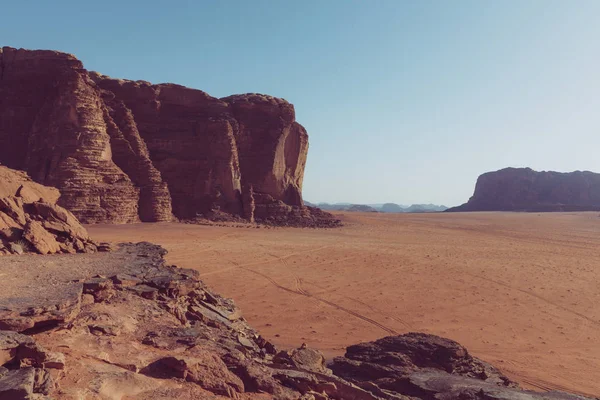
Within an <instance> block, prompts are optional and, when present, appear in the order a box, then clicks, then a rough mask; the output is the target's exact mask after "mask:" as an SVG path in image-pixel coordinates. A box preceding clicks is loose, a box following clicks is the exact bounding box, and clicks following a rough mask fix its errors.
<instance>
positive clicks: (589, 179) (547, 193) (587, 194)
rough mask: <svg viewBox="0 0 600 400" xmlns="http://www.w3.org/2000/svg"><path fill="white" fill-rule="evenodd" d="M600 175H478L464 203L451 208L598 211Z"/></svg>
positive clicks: (516, 171) (521, 171) (510, 171)
mask: <svg viewBox="0 0 600 400" xmlns="http://www.w3.org/2000/svg"><path fill="white" fill-rule="evenodd" d="M599 210H600V174H597V173H594V172H590V171H574V172H554V171H541V172H538V171H534V170H532V169H531V168H504V169H501V170H499V171H494V172H487V173H485V174H482V175H480V176H479V178H477V184H476V185H475V192H474V193H473V196H471V198H470V199H469V201H468V202H466V203H465V204H463V205H461V206H458V207H453V208H451V209H449V210H448V211H531V212H541V211H599Z"/></svg>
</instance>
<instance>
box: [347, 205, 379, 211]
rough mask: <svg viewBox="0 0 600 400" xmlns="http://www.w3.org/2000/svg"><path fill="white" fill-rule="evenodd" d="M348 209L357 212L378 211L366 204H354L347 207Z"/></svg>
mask: <svg viewBox="0 0 600 400" xmlns="http://www.w3.org/2000/svg"><path fill="white" fill-rule="evenodd" d="M346 211H356V212H378V211H377V210H376V209H375V208H373V207H369V206H367V205H366V204H353V205H351V206H350V207H348V208H347V209H346Z"/></svg>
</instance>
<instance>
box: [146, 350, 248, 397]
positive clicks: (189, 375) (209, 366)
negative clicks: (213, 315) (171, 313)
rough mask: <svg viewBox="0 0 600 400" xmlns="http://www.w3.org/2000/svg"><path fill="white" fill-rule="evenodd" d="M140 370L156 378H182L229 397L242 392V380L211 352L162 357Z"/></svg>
mask: <svg viewBox="0 0 600 400" xmlns="http://www.w3.org/2000/svg"><path fill="white" fill-rule="evenodd" d="M141 372H142V373H143V374H146V375H150V376H153V377H157V378H179V379H183V380H186V381H188V382H193V383H196V384H198V385H200V386H201V387H203V388H204V389H206V390H208V391H210V392H213V393H216V394H222V395H226V396H229V397H235V393H242V392H244V383H243V382H242V380H241V379H240V378H239V377H238V376H236V375H234V374H233V373H232V372H231V371H229V370H228V369H227V366H226V365H225V363H224V362H223V361H222V360H221V359H220V358H219V357H218V356H217V355H216V354H214V353H212V352H202V353H197V354H195V356H194V357H181V356H180V357H164V358H161V359H159V360H156V361H154V362H153V363H152V364H150V365H149V366H148V367H146V368H144V369H142V371H141Z"/></svg>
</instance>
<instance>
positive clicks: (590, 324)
mask: <svg viewBox="0 0 600 400" xmlns="http://www.w3.org/2000/svg"><path fill="white" fill-rule="evenodd" d="M340 216H341V217H342V218H343V219H344V221H345V223H346V226H345V227H344V228H341V229H332V230H312V229H293V228H285V229H283V228H278V229H265V228H261V229H255V228H235V227H207V226H196V225H186V224H175V223H173V224H165V223H162V224H137V225H121V226H114V225H112V226H107V225H96V226H90V227H89V231H90V233H91V234H92V236H93V237H94V238H95V239H96V240H100V241H114V242H117V241H142V240H147V241H151V242H154V243H159V244H161V245H163V246H164V247H166V248H167V249H168V250H169V251H170V253H169V256H168V260H169V262H171V263H174V264H176V265H179V266H181V267H187V268H195V269H197V270H198V271H200V272H201V274H202V278H203V279H204V281H205V282H207V283H208V284H209V285H210V286H211V287H213V288H214V289H215V290H217V291H218V292H220V293H221V294H222V295H224V296H228V297H232V298H233V299H235V301H236V302H237V304H238V305H239V306H240V307H241V308H242V310H243V311H244V313H245V316H246V318H247V319H248V320H249V322H250V323H251V324H252V325H253V326H254V327H256V328H257V329H258V330H260V331H261V332H262V333H263V334H264V335H265V336H266V337H267V338H269V339H271V340H273V341H274V342H275V343H276V344H278V345H279V346H282V347H293V346H298V345H300V344H301V343H302V342H306V343H307V344H308V345H309V346H313V347H316V348H319V349H321V350H322V351H324V352H325V354H326V355H327V356H334V355H337V354H341V353H343V349H344V347H345V346H347V345H349V344H353V343H357V342H361V341H368V340H373V339H376V338H379V337H382V336H386V335H390V334H395V333H404V332H409V331H422V332H428V333H434V334H438V335H442V336H445V337H449V338H451V339H454V340H457V341H458V342H460V343H461V344H463V345H465V346H466V347H467V348H468V349H469V350H470V352H471V353H472V354H474V355H476V356H478V357H480V358H482V359H484V360H486V361H489V362H490V363H492V364H494V365H496V366H497V367H499V368H500V369H502V370H503V371H504V372H505V373H506V374H508V375H509V376H510V377H512V378H514V379H515V380H517V381H518V382H520V383H522V384H523V386H525V387H530V388H536V389H559V390H568V391H574V392H579V393H582V394H587V395H594V396H599V395H600V379H599V378H600V218H599V217H598V214H597V213H553V214H517V213H464V214H445V213H444V214H358V213H347V214H340Z"/></svg>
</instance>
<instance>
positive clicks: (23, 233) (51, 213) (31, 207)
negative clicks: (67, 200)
mask: <svg viewBox="0 0 600 400" xmlns="http://www.w3.org/2000/svg"><path fill="white" fill-rule="evenodd" d="M26 189H29V191H30V193H29V194H27V190H26ZM0 193H3V194H4V195H5V197H0V245H1V246H0V250H1V251H0V254H7V253H11V254H22V253H24V252H34V251H35V252H38V253H40V254H54V253H58V252H63V253H76V252H77V251H81V252H83V251H93V250H94V248H95V244H93V243H92V242H91V241H90V238H89V236H88V233H87V231H86V230H85V228H84V227H83V226H82V225H81V224H80V223H79V221H77V218H75V216H74V215H73V214H71V213H70V212H69V211H67V210H65V209H64V208H62V207H60V206H58V205H57V204H56V201H57V198H58V192H57V190H56V189H54V188H49V187H45V186H41V185H39V184H37V183H34V182H32V181H31V180H30V179H29V178H28V177H27V175H26V174H24V173H23V172H20V171H14V170H11V169H9V168H6V167H3V166H0ZM23 195H24V196H25V197H22V196H23ZM42 196H45V198H46V199H50V200H45V199H43V198H42ZM51 201H53V202H51Z"/></svg>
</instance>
